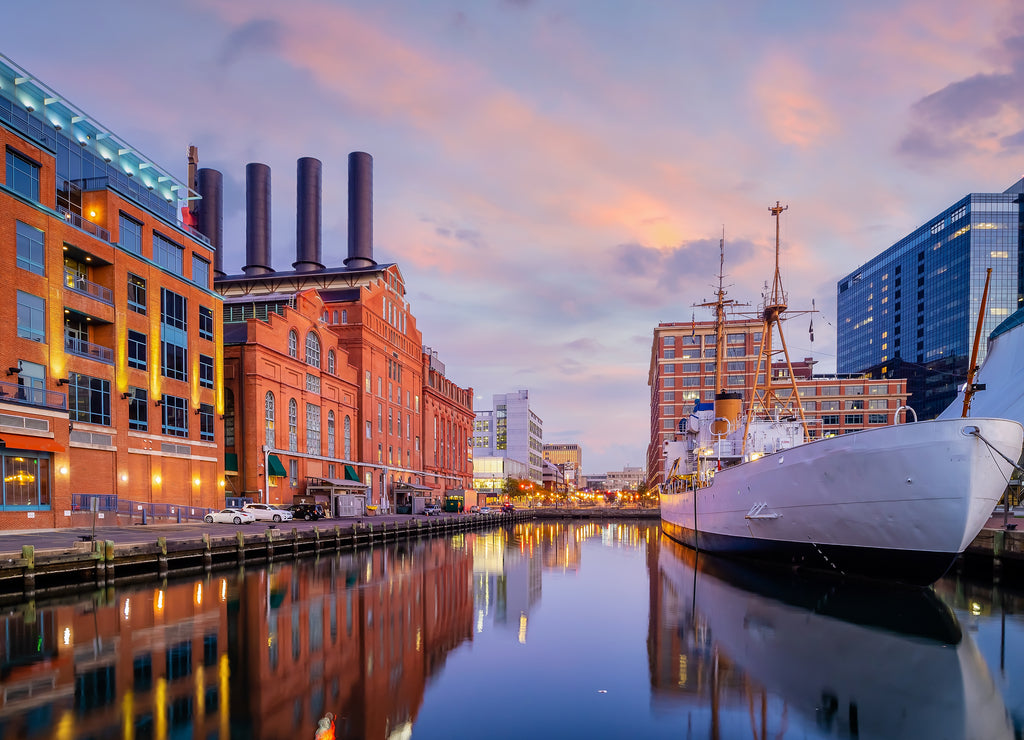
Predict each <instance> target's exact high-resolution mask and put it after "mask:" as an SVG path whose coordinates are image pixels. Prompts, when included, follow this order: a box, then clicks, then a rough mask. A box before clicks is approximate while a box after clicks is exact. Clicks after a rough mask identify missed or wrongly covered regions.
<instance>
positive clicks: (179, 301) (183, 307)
mask: <svg viewBox="0 0 1024 740" xmlns="http://www.w3.org/2000/svg"><path fill="white" fill-rule="evenodd" d="M160 372H161V374H162V375H163V376H164V377H165V378H172V379H174V380H188V300H187V299H186V298H185V297H184V296H181V295H178V294H177V293H175V292H173V291H170V290H168V289H167V288H161V289H160Z"/></svg>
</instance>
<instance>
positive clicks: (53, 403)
mask: <svg viewBox="0 0 1024 740" xmlns="http://www.w3.org/2000/svg"><path fill="white" fill-rule="evenodd" d="M0 401H3V402H4V403H20V404H24V405H25V406H43V407H45V408H48V409H56V410H58V411H67V410H68V397H67V394H65V393H58V392H57V391H48V390H46V389H45V388H30V387H29V386H26V385H20V384H18V383H8V382H6V381H0Z"/></svg>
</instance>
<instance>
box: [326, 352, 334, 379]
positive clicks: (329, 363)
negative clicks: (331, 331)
mask: <svg viewBox="0 0 1024 740" xmlns="http://www.w3.org/2000/svg"><path fill="white" fill-rule="evenodd" d="M327 372H329V373H331V374H332V375H333V374H334V350H333V349H332V350H328V352H327Z"/></svg>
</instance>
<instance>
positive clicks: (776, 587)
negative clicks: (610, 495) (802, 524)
mask: <svg viewBox="0 0 1024 740" xmlns="http://www.w3.org/2000/svg"><path fill="white" fill-rule="evenodd" d="M657 559H658V585H657V587H656V588H652V598H654V599H656V601H657V602H658V603H657V604H656V605H652V618H653V619H656V620H660V621H661V622H662V623H661V624H660V625H657V626H656V627H655V628H654V629H652V635H651V639H652V641H654V643H655V644H653V645H652V646H651V656H652V663H651V670H652V674H653V675H652V680H653V683H654V684H655V691H656V695H657V694H658V692H659V691H660V692H661V693H662V694H663V695H664V694H665V693H667V692H668V691H673V692H678V691H679V690H680V689H682V690H683V691H684V692H688V693H690V694H693V693H696V694H697V695H698V697H699V699H701V700H702V701H703V700H707V701H708V702H709V703H710V709H711V712H710V727H709V729H708V736H709V737H712V738H718V737H741V736H750V737H756V738H764V737H768V736H781V737H789V736H792V737H829V738H831V737H842V738H857V737H861V738H907V739H908V740H911V739H917V738H950V739H956V740H959V739H960V738H979V739H981V738H984V739H985V740H996V739H998V738H1012V737H1014V734H1013V729H1012V725H1011V720H1010V717H1009V715H1008V712H1007V710H1006V707H1005V704H1004V702H1003V699H1002V696H1001V695H1000V692H999V691H998V688H997V686H996V685H995V682H994V681H993V678H992V675H991V674H990V672H989V669H988V666H987V665H986V663H985V660H984V659H983V657H982V656H981V654H980V653H979V652H978V649H977V648H976V646H975V644H974V643H973V641H972V640H971V639H970V637H969V636H968V635H967V634H965V633H964V632H963V631H962V630H961V629H960V625H959V623H958V622H957V619H956V617H955V615H954V614H953V613H952V611H950V609H949V608H948V607H947V606H945V604H943V603H942V602H941V601H940V600H939V599H938V597H936V596H935V594H934V593H933V592H931V591H929V590H918V589H898V588H889V587H885V586H883V585H879V584H849V583H840V582H836V581H832V580H821V581H815V580H808V579H806V578H797V577H796V576H793V575H791V574H790V573H789V572H788V571H768V570H755V569H752V568H751V566H750V565H742V564H739V563H737V562H735V561H731V560H723V559H721V558H716V557H714V556H710V555H708V554H706V553H697V552H695V551H693V550H691V549H689V548H686V547H683V546H681V545H679V544H678V543H676V542H674V541H673V540H671V539H669V538H668V537H662V538H661V540H660V548H659V551H658V557H657ZM652 585H653V584H652ZM654 606H656V607H657V611H655V608H654ZM655 613H656V614H657V616H655ZM658 641H662V643H663V644H661V645H659V644H657V643H658ZM676 651H678V655H677V656H676V655H673V653H675V652H676ZM700 735H701V733H700V732H697V733H695V734H694V736H695V737H697V736H700Z"/></svg>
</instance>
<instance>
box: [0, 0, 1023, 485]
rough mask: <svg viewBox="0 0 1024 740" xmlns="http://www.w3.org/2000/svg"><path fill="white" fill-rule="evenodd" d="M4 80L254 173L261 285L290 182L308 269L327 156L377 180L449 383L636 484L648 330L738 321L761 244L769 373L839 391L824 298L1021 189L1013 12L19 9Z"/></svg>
mask: <svg viewBox="0 0 1024 740" xmlns="http://www.w3.org/2000/svg"><path fill="white" fill-rule="evenodd" d="M5 15H6V16H7V18H8V21H10V22H6V23H4V24H3V27H2V29H0V52H3V53H4V54H6V55H7V56H9V57H10V58H11V59H12V60H13V61H14V62H15V63H17V64H19V65H20V66H22V67H23V68H25V69H26V70H27V71H28V72H30V73H31V74H32V75H33V76H36V77H38V78H39V79H40V80H41V81H42V82H43V83H45V84H47V85H49V86H50V87H51V88H53V89H54V90H56V91H58V92H59V93H61V94H63V95H64V96H66V97H67V98H68V100H69V101H71V103H72V104H74V105H75V106H77V107H79V108H81V109H83V110H84V111H86V112H87V113H89V114H90V115H91V116H95V117H96V119H97V120H98V121H100V122H101V123H102V124H103V125H105V126H107V127H108V128H110V129H111V130H112V131H114V132H116V133H117V134H118V135H120V136H122V137H123V138H124V139H125V140H126V141H127V142H128V143H129V144H131V145H132V146H134V147H137V148H138V149H139V150H140V151H142V152H144V153H145V154H146V155H147V156H148V157H150V158H152V159H153V160H154V161H156V162H158V163H160V164H161V165H162V166H164V167H166V168H169V169H171V170H172V171H174V172H175V173H176V174H178V175H179V176H180V177H181V178H183V179H184V177H185V173H186V150H187V147H188V145H190V144H195V145H196V146H198V147H199V157H200V165H201V166H204V167H212V168H215V169H218V170H220V171H221V172H222V173H223V174H224V181H225V194H224V195H225V241H226V243H227V246H226V251H225V258H224V264H225V268H226V270H227V271H228V272H229V273H237V272H240V270H241V267H242V265H243V264H244V235H245V228H244V218H245V214H244V202H245V201H244V183H245V165H246V164H247V163H249V162H263V163H265V164H267V165H269V166H270V168H271V171H272V188H273V190H272V198H273V243H272V249H273V260H274V266H275V267H276V268H278V269H282V270H290V269H291V263H292V262H293V261H294V259H295V257H294V250H295V167H296V164H295V163H296V160H297V159H298V158H300V157H304V156H312V157H316V158H318V159H320V160H321V161H322V162H323V171H324V223H323V227H324V240H323V241H324V261H325V262H326V263H327V264H329V265H340V264H341V261H342V260H343V259H344V258H345V256H346V249H347V155H348V153H349V152H351V151H365V152H369V153H370V154H372V155H373V158H374V250H375V253H374V256H375V258H376V259H377V261H378V262H382V263H383V262H396V263H397V264H398V265H399V266H400V267H401V270H402V272H403V274H404V276H405V281H406V286H407V290H408V295H407V298H408V299H409V301H410V303H411V308H412V312H413V314H414V315H415V316H416V317H417V320H418V323H419V328H420V329H421V330H422V332H423V339H424V343H425V344H427V345H429V346H430V347H432V348H433V349H435V350H437V351H438V353H439V356H440V359H441V360H442V361H443V362H444V363H445V364H446V366H447V375H448V377H449V378H450V379H451V380H453V381H454V382H456V383H458V384H459V385H462V386H472V387H473V388H474V389H475V393H476V395H477V408H489V407H490V403H491V396H492V394H494V393H504V392H508V391H514V390H517V389H520V388H528V389H529V390H530V396H531V405H532V408H533V410H534V411H535V412H536V413H537V414H539V415H540V417H541V418H542V419H543V421H544V440H545V441H546V442H578V443H580V444H581V445H582V446H583V460H584V465H583V468H584V472H586V473H598V472H604V471H607V470H617V469H621V468H622V467H623V466H625V465H634V466H641V465H643V464H644V460H645V454H646V453H645V451H646V447H647V443H648V438H649V426H650V422H649V403H650V401H649V389H648V387H647V372H648V365H649V359H650V350H651V341H652V332H653V328H654V327H655V326H656V325H657V324H658V322H661V321H689V320H690V318H691V316H694V315H695V316H696V318H697V319H698V320H701V319H709V318H710V315H709V314H708V313H707V312H706V311H704V310H702V309H693V308H692V307H691V306H692V304H694V303H697V302H700V301H701V300H702V299H705V298H708V297H710V296H711V293H712V287H711V286H712V285H713V284H714V282H715V273H716V272H717V268H718V242H719V238H720V236H721V233H722V231H723V228H724V231H725V239H726V273H727V278H726V282H727V284H728V285H729V286H730V287H729V291H730V296H731V297H732V298H734V299H736V300H737V301H740V302H746V303H750V304H752V305H753V306H754V307H756V305H757V303H758V302H759V301H760V294H761V288H762V285H763V283H764V281H765V280H767V279H770V277H771V271H772V258H773V251H774V236H775V231H774V228H775V227H774V221H773V219H772V218H771V216H770V214H769V206H771V205H774V204H775V202H776V201H781V202H782V204H784V205H788V206H789V210H788V211H786V212H785V214H784V216H783V217H782V254H783V283H784V285H785V287H786V289H787V290H788V292H789V305H790V306H791V307H793V308H810V305H811V301H812V299H813V300H814V301H815V304H816V306H817V308H818V309H819V311H820V314H818V315H817V316H816V317H815V319H814V328H815V332H814V339H815V341H814V343H813V344H812V343H811V342H810V341H809V337H808V332H807V318H806V317H801V318H798V319H794V320H793V321H791V322H790V323H789V324H788V325H787V327H786V330H787V340H788V343H789V347H790V351H791V353H792V354H793V355H795V356H796V357H798V358H802V357H805V356H813V357H815V358H816V359H817V360H818V361H819V365H818V369H819V370H820V371H831V370H834V368H835V332H834V330H833V328H832V325H831V324H832V323H834V312H835V285H836V280H837V279H838V278H840V277H841V276H843V275H845V274H846V273H848V272H850V271H851V270H853V269H854V268H856V267H857V266H858V265H860V264H861V263H863V262H865V261H866V260H867V259H869V258H870V257H872V256H874V255H875V254H877V253H878V252H880V251H881V250H883V249H885V248H886V247H888V246H889V245H890V244H892V243H893V242H894V241H896V240H897V239H899V238H900V237H902V236H904V235H906V234H907V233H908V232H909V231H911V230H912V229H914V228H915V227H917V226H919V225H920V224H921V223H923V222H925V221H927V220H928V219H929V218H930V217H931V216H933V215H935V214H936V213H937V212H938V211H939V210H941V209H942V208H944V207H946V206H948V205H950V204H951V203H952V202H953V201H954V200H956V199H958V198H960V197H962V196H963V195H965V194H967V193H969V192H1001V191H1002V190H1004V189H1006V188H1007V187H1008V186H1010V185H1011V184H1013V183H1014V182H1015V181H1017V180H1018V179H1019V178H1020V177H1021V174H1022V173H1024V7H1022V4H1021V3H1020V2H1019V0H1018V1H1017V2H1014V1H1013V0H986V1H985V2H983V3H978V2H967V1H966V0H885V1H884V2H882V1H880V0H860V2H857V3H839V2H835V3H822V2H819V1H811V0H806V1H793V2H782V3H766V2H763V0H759V1H757V2H754V1H753V0H734V1H733V2H689V1H686V0H680V1H678V2H651V1H637V2H609V1H607V0H575V1H556V0H475V1H470V0H461V1H458V2H457V1H454V0H429V1H427V0H421V1H420V2H412V0H406V1H405V2H398V1H393V0H373V1H372V2H371V1H370V0H365V1H362V2H340V1H336V2H331V1H329V0H288V1H287V2H281V1H280V0H275V1H274V2H271V1H270V0H179V1H178V2H175V3H152V2H139V1H136V2H126V1H121V2H114V1H112V0H93V2H90V3H88V4H85V5H83V4H82V3H80V2H74V3H72V2H48V1H47V0H39V1H38V2H35V3H21V4H19V5H18V8H17V10H16V11H13V10H11V9H8V11H7V13H6V14H5Z"/></svg>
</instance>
